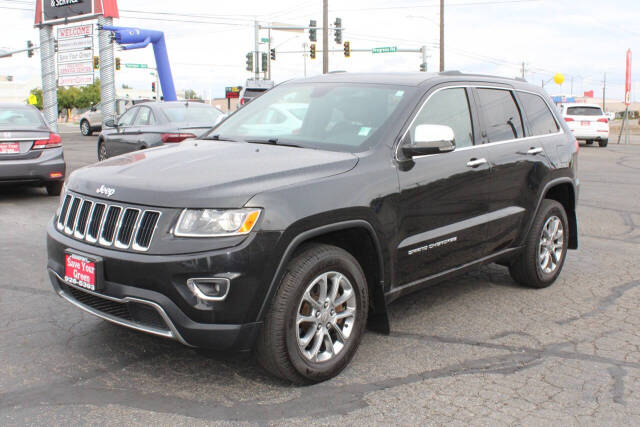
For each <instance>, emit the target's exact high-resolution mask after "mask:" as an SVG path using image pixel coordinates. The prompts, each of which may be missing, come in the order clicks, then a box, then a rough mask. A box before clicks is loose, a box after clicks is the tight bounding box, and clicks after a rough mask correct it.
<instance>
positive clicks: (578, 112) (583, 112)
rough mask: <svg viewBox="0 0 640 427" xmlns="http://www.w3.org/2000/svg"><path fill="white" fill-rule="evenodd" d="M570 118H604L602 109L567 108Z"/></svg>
mask: <svg viewBox="0 0 640 427" xmlns="http://www.w3.org/2000/svg"><path fill="white" fill-rule="evenodd" d="M567 115H568V116H602V115H603V114H602V109H601V108H600V107H567Z"/></svg>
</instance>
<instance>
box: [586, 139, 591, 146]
mask: <svg viewBox="0 0 640 427" xmlns="http://www.w3.org/2000/svg"><path fill="white" fill-rule="evenodd" d="M585 144H587V145H591V144H593V140H589V141H585Z"/></svg>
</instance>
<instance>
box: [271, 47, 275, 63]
mask: <svg viewBox="0 0 640 427" xmlns="http://www.w3.org/2000/svg"><path fill="white" fill-rule="evenodd" d="M271 60H272V61H275V60H276V49H275V48H274V49H271Z"/></svg>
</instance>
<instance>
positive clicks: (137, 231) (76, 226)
mask: <svg viewBox="0 0 640 427" xmlns="http://www.w3.org/2000/svg"><path fill="white" fill-rule="evenodd" d="M160 215H161V213H160V212H158V211H154V210H140V209H137V208H132V207H123V206H119V205H115V204H114V205H111V204H106V203H101V202H98V201H93V200H89V199H86V198H84V197H80V196H74V195H71V194H67V195H66V196H65V197H64V199H63V201H62V205H61V207H60V213H59V215H58V218H57V220H56V227H57V228H58V230H60V231H62V232H64V233H65V234H67V235H70V236H73V237H74V238H76V239H78V240H84V241H86V242H88V243H92V244H96V243H97V244H99V245H100V246H106V247H109V246H114V247H116V248H118V249H128V248H131V249H133V250H135V251H143V252H144V251H147V250H149V246H150V245H151V240H152V239H153V235H154V233H155V230H156V228H157V225H158V220H159V219H160Z"/></svg>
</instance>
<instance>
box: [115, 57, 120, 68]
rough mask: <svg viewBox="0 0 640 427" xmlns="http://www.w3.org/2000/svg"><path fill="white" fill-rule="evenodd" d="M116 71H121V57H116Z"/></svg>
mask: <svg viewBox="0 0 640 427" xmlns="http://www.w3.org/2000/svg"><path fill="white" fill-rule="evenodd" d="M116 71H120V58H116Z"/></svg>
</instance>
